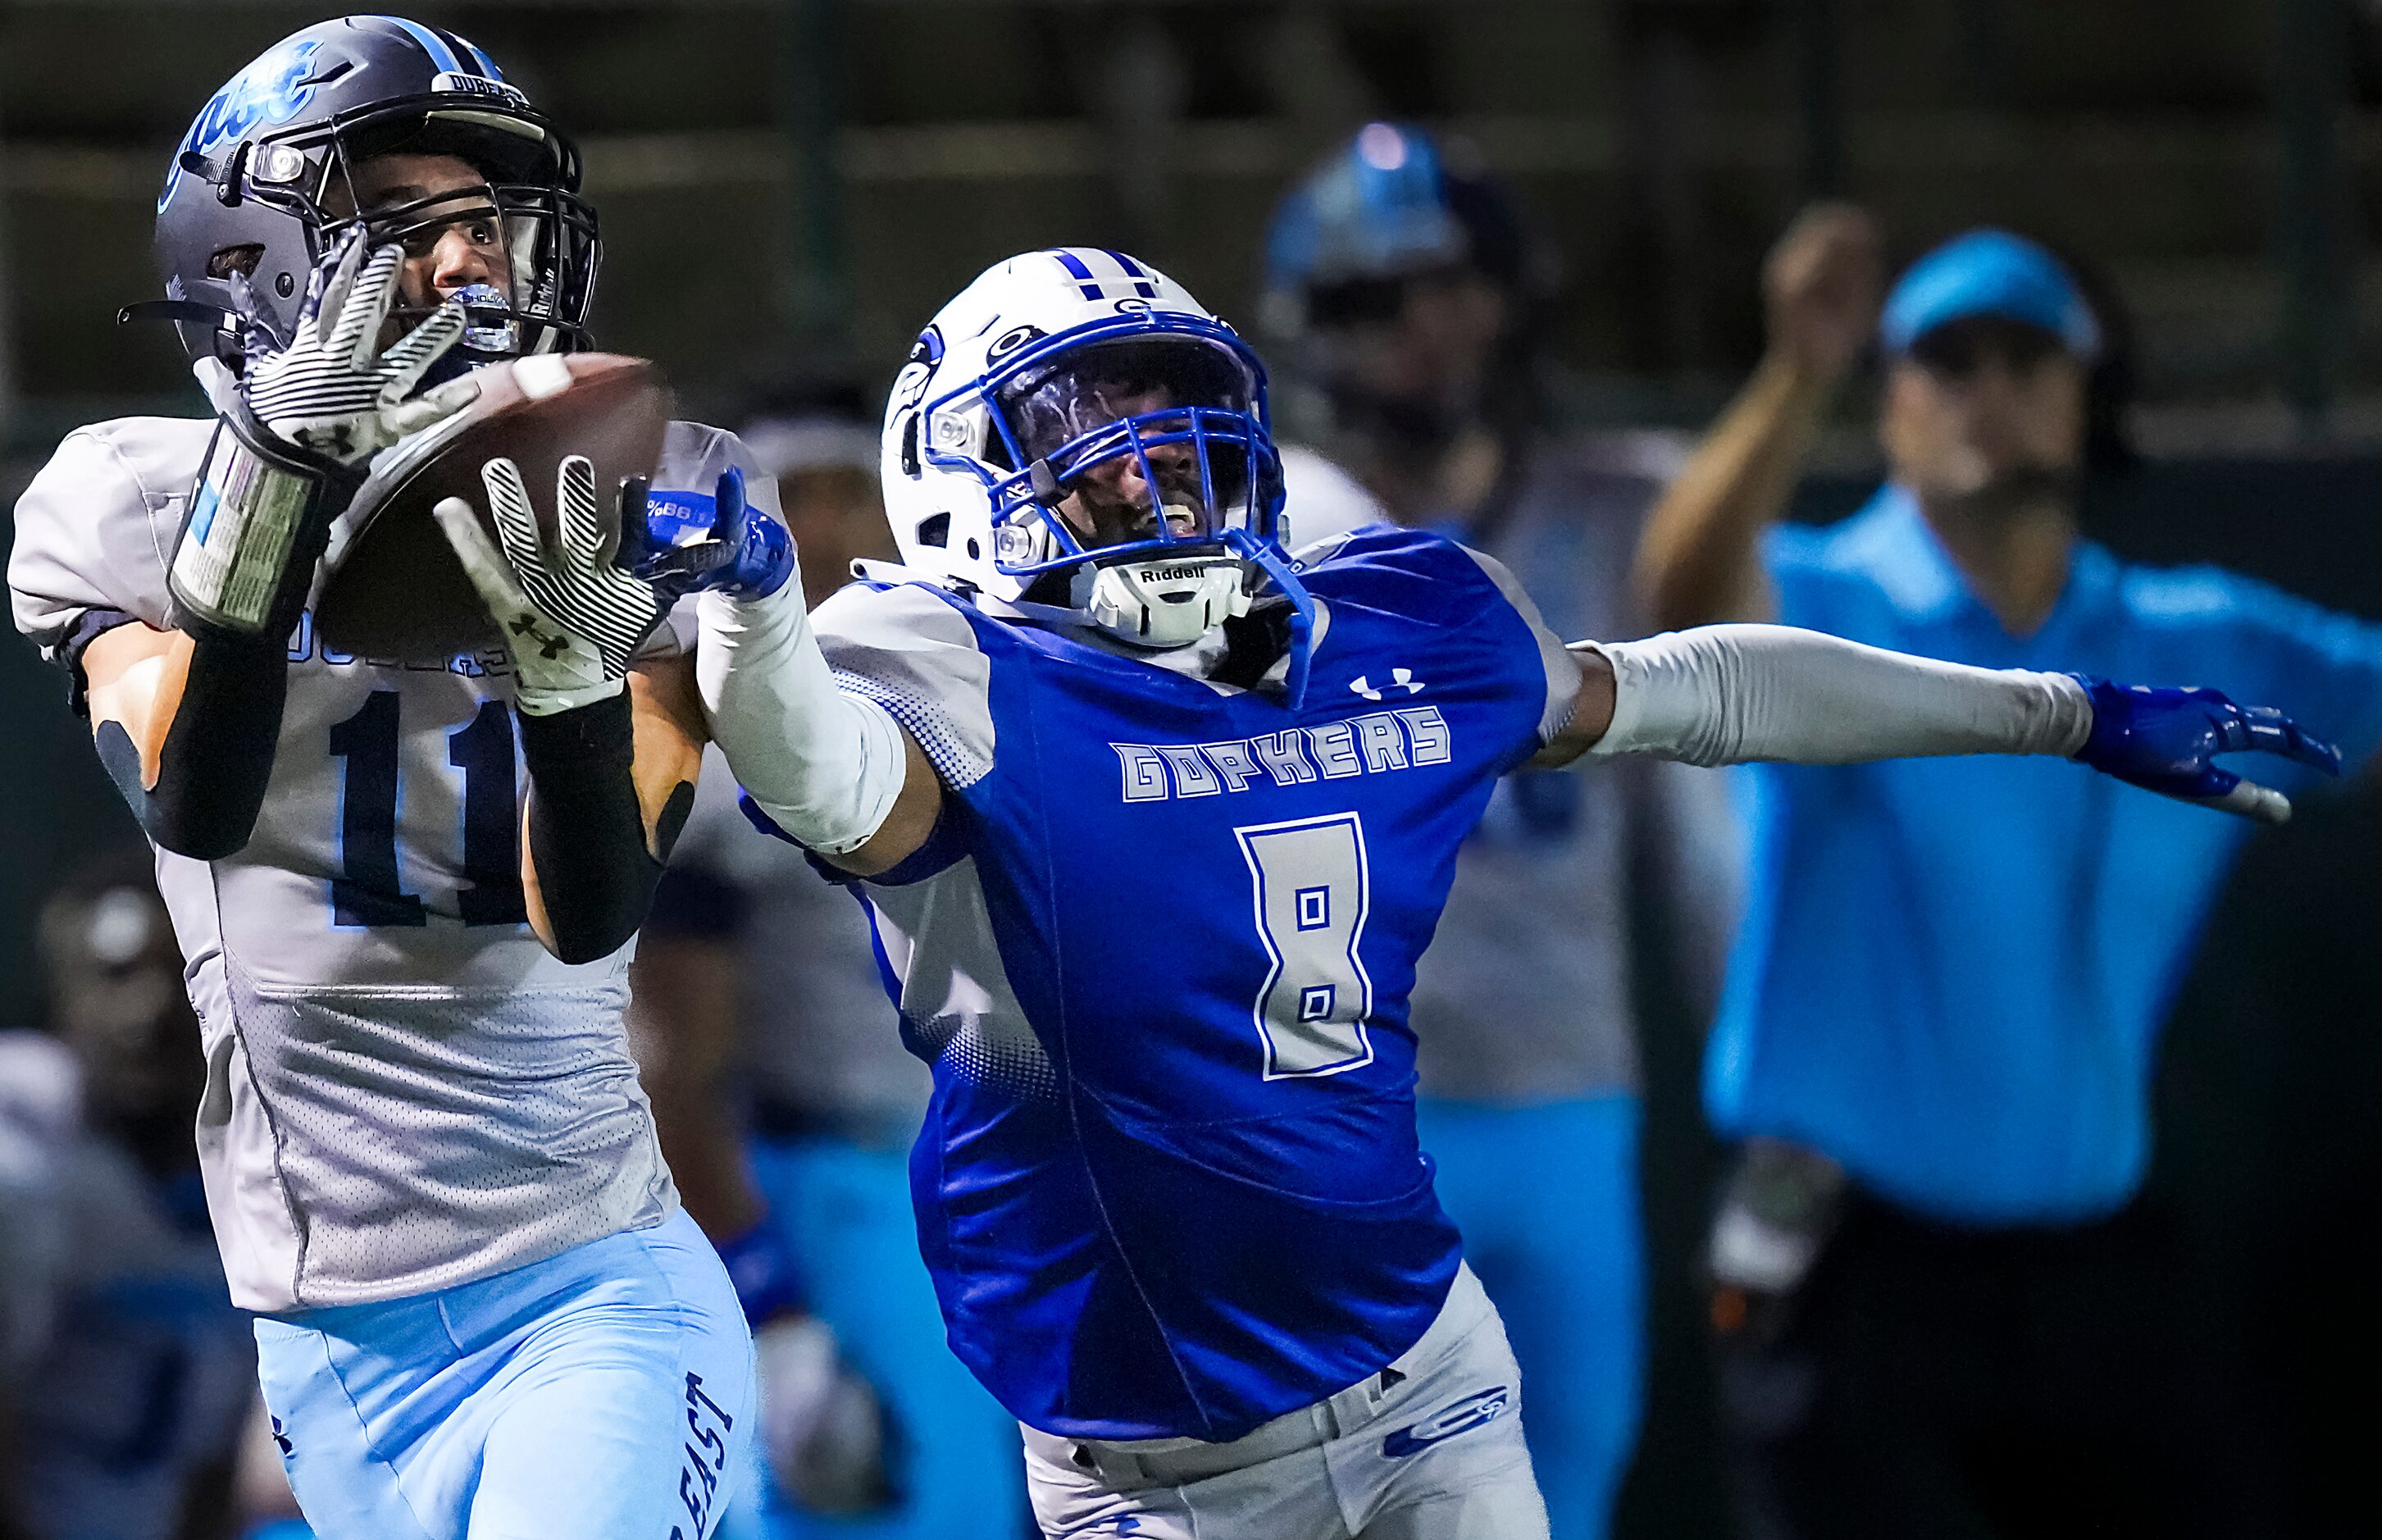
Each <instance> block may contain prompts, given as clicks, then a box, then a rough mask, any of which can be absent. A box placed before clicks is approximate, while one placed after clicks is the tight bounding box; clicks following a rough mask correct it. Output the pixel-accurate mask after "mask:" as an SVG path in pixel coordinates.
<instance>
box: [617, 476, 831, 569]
mask: <svg viewBox="0 0 2382 1540" xmlns="http://www.w3.org/2000/svg"><path fill="white" fill-rule="evenodd" d="M712 509H713V513H712V518H711V523H710V524H709V526H708V527H705V526H702V525H700V524H696V523H695V522H694V520H691V519H687V518H683V517H673V516H672V515H671V514H670V512H669V511H668V510H667V508H657V507H655V506H653V505H652V504H650V503H648V502H647V501H646V500H645V499H636V500H635V501H634V503H633V504H632V503H630V502H628V501H625V500H624V501H623V502H622V504H621V507H620V556H619V557H618V558H617V560H618V561H619V563H620V566H621V567H622V568H624V569H626V570H627V571H628V572H630V573H632V574H634V575H635V576H637V577H641V578H643V579H645V581H646V582H648V583H651V584H653V585H655V586H656V587H658V588H660V589H661V590H662V591H663V592H665V593H667V594H669V595H670V596H671V597H673V598H677V597H680V596H682V595H686V594H693V593H698V592H702V591H704V590H706V589H711V590H717V591H718V592H720V593H724V594H727V595H729V596H731V598H744V599H753V598H768V597H769V596H770V595H771V594H774V593H776V592H777V591H778V590H779V589H780V588H782V587H784V586H785V585H786V579H788V578H790V577H792V575H793V574H794V572H795V561H794V537H793V536H792V533H790V532H789V531H788V530H787V528H786V526H785V525H784V524H780V523H779V522H778V521H777V520H776V519H774V518H772V517H770V515H769V514H767V513H766V512H764V511H761V510H760V509H757V508H755V507H754V506H752V505H751V504H750V503H748V502H746V501H745V500H744V473H743V471H741V470H738V469H737V468H736V467H735V466H733V465H731V466H730V467H728V469H726V470H725V471H722V472H721V473H720V474H719V480H718V483H717V484H716V485H715V486H714V487H713V489H712Z"/></svg>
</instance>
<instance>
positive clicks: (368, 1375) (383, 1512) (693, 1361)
mask: <svg viewBox="0 0 2382 1540" xmlns="http://www.w3.org/2000/svg"><path fill="white" fill-rule="evenodd" d="M256 1343H257V1350H258V1352H257V1357H258V1364H257V1371H258V1376H259V1378H260V1379H262V1380H263V1382H264V1404H265V1408H266V1410H267V1411H270V1412H271V1413H272V1414H273V1417H274V1422H275V1432H276V1434H277V1435H279V1438H280V1440H281V1444H282V1454H283V1458H284V1461H285V1463H286V1464H287V1466H288V1468H289V1482H290V1485H291V1486H292V1487H293V1488H294V1489H295V1490H296V1492H297V1494H298V1504H299V1507H301V1509H304V1510H305V1513H306V1518H307V1522H309V1523H310V1524H311V1525H312V1526H313V1531H314V1534H316V1535H318V1536H320V1540H466V1537H468V1540H565V1537H568V1540H613V1537H615V1536H618V1537H620V1540H630V1537H634V1540H700V1537H701V1536H703V1535H706V1534H710V1533H711V1531H712V1530H713V1528H714V1526H715V1525H716V1524H717V1523H718V1517H719V1514H720V1511H721V1509H722V1507H723V1506H724V1504H725V1503H726V1501H727V1499H728V1497H729V1496H730V1495H731V1492H732V1491H733V1490H734V1487H735V1485H736V1484H737V1483H738V1482H739V1481H741V1480H742V1479H743V1477H744V1475H745V1474H746V1472H747V1470H748V1468H749V1467H750V1465H751V1463H752V1436H753V1435H752V1429H753V1414H752V1413H753V1395H754V1391H753V1339H752V1337H751V1335H750V1334H749V1333H748V1332H747V1331H746V1330H745V1327H744V1315H743V1311H742V1310H740V1309H739V1308H738V1307H737V1303H736V1291H735V1289H734V1288H733V1287H731V1285H730V1283H729V1281H728V1274H727V1271H726V1270H725V1269H724V1268H722V1267H721V1266H720V1265H719V1257H718V1253H716V1252H715V1251H713V1250H712V1249H711V1244H710V1242H709V1241H707V1240H706V1239H705V1238H703V1232H702V1231H701V1230H700V1229H698V1228H696V1227H695V1225H694V1221H693V1220H690V1219H688V1218H687V1217H686V1216H685V1214H672V1215H671V1216H670V1217H669V1219H667V1220H665V1221H663V1222H662V1223H661V1224H660V1225H657V1226H654V1227H653V1228H651V1229H645V1230H633V1231H631V1232H629V1233H627V1234H624V1235H616V1236H612V1237H609V1238H606V1239H603V1240H596V1241H591V1242H589V1243H587V1244H586V1245H583V1246H577V1247H574V1248H572V1249H571V1250H568V1251H565V1252H563V1253H562V1254H561V1255H559V1256H556V1257H549V1258H547V1259H546V1261H544V1262H539V1263H531V1264H530V1265H528V1266H526V1267H518V1268H515V1269H513V1270H512V1271H510V1272H508V1273H500V1274H497V1275H496V1276H494V1277H491V1278H483V1279H481V1280H479V1281H477V1282H474V1283H468V1284H462V1285H460V1286H458V1287H453V1288H448V1289H441V1290H439V1291H437V1292H436V1293H431V1294H421V1295H415V1296H413V1297H411V1298H410V1299H404V1300H389V1301H387V1302H386V1303H381V1304H370V1305H342V1306H336V1307H331V1308H327V1309H322V1310H312V1311H305V1312H299V1313H296V1314H293V1315H289V1316H283V1317H272V1316H261V1317H259V1318H258V1320H257V1323H256Z"/></svg>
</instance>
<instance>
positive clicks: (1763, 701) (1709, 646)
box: [1578, 625, 2093, 765]
mask: <svg viewBox="0 0 2382 1540" xmlns="http://www.w3.org/2000/svg"><path fill="white" fill-rule="evenodd" d="M1578 646H1579V647H1582V648H1586V649H1590V650H1594V651H1597V652H1601V653H1602V654H1603V655H1604V657H1605V658H1606V659H1607V660H1609V661H1610V662H1611V663H1612V665H1613V677H1614V686H1615V693H1614V705H1613V722H1612V725H1611V726H1609V727H1607V728H1606V729H1605V731H1604V736H1603V737H1602V738H1600V739H1598V740H1597V742H1596V744H1595V745H1594V746H1592V747H1591V748H1590V749H1589V750H1588V752H1587V753H1586V754H1584V755H1582V756H1581V758H1582V759H1610V758H1617V757H1619V756H1622V755H1626V754H1641V755H1647V756H1651V758H1657V759H1677V760H1682V761H1684V762H1686V763H1688V764H1691V765H1740V764H1749V763H1754V762H1758V761H1778V762H1784V763H1789V764H1803V765H1850V764H1860V763H1863V762H1866V761H1868V760H1872V759H1897V758H1919V757H1926V756H1934V755H1948V754H2057V755H2070V754H2073V753H2075V752H2076V751H2077V750H2078V749H2079V748H2081V747H2082V746H2083V744H2084V739H2085V736H2086V734H2088V733H2091V732H2092V730H2093V706H2092V702H2091V701H2090V700H2089V699H2088V698H2087V697H2086V696H2085V694H2084V688H2083V686H2082V685H2081V684H2078V683H2077V682H2076V681H2075V680H2073V679H2070V678H2069V677H2068V676H2067V675H2066V674H2059V673H2034V672H2031V671H2026V670H2023V669H1975V668H1970V667H1968V666H1966V665H1964V664H1959V663H1944V662H1938V661H1937V660H1935V659H1932V658H1913V657H1910V656H1909V655H1908V654H1906V653H1899V652H1888V651H1885V649H1883V648H1880V647H1864V646H1862V645H1861V644H1860V643H1859V642H1848V641H1845V640H1843V639H1842V638H1841V637H1836V636H1824V635H1822V634H1820V633H1818V632H1815V631H1799V630H1796V629H1794V628H1792V627H1789V626H1780V625H1713V626H1702V627H1699V628H1698V629H1696V630H1693V631H1676V632H1667V633H1665V634H1663V635H1660V636H1650V637H1648V638H1646V639H1645V640H1644V641H1641V642H1584V643H1580V644H1578Z"/></svg>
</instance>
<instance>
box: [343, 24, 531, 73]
mask: <svg viewBox="0 0 2382 1540" xmlns="http://www.w3.org/2000/svg"><path fill="white" fill-rule="evenodd" d="M374 20H376V21H386V22H387V23H388V24H389V25H390V26H392V27H396V28H399V30H401V31H404V33H405V34H406V35H407V36H408V37H411V39H413V41H414V42H416V43H420V44H421V45H422V51H423V52H424V53H425V54H427V55H430V62H431V63H432V64H435V65H436V66H437V67H438V68H439V69H440V70H441V71H442V72H444V73H446V74H449V75H477V76H479V77H480V78H481V79H482V80H503V79H504V78H505V77H504V72H503V71H501V70H499V69H498V68H497V67H496V64H495V62H494V61H493V60H491V59H490V58H489V57H488V55H485V54H484V53H482V52H481V51H480V49H479V47H478V45H477V44H475V43H472V42H471V41H470V40H469V39H466V38H461V37H458V36H457V35H456V34H454V33H453V32H449V31H443V30H439V29H436V28H431V27H425V26H424V25H423V24H422V23H421V22H419V21H409V20H407V19H406V18H404V17H401V16H380V17H374Z"/></svg>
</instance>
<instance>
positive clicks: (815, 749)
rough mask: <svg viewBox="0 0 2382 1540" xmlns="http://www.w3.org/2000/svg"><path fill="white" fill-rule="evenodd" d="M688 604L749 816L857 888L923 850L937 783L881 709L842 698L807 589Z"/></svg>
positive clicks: (712, 705)
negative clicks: (850, 878) (763, 817)
mask: <svg viewBox="0 0 2382 1540" xmlns="http://www.w3.org/2000/svg"><path fill="white" fill-rule="evenodd" d="M695 604H696V616H697V619H698V621H699V623H700V626H701V640H700V641H699V642H698V643H697V644H696V647H695V655H694V656H695V673H696V679H697V682H698V684H699V685H700V688H701V692H702V696H703V710H704V715H705V717H706V719H707V720H708V721H709V723H710V727H711V734H712V737H713V738H714V739H715V740H716V741H717V742H718V745H719V749H720V752H721V753H722V754H725V755H726V756H727V757H728V763H729V765H730V767H731V769H733V770H735V772H736V779H737V782H738V783H739V784H740V785H742V786H743V788H744V793H745V795H747V796H749V797H751V798H752V799H753V803H754V805H755V807H759V808H760V809H761V811H763V812H764V813H767V815H768V816H769V818H770V820H771V821H772V822H774V823H776V824H777V826H778V827H779V828H780V829H781V830H783V831H785V832H786V833H788V834H790V835H792V837H793V838H794V839H795V840H797V841H799V842H800V843H801V844H804V846H806V847H808V848H809V849H811V850H815V851H817V852H818V854H819V855H820V856H821V857H822V858H824V859H826V860H829V861H831V862H833V863H834V864H835V865H837V866H839V867H841V868H842V869H844V870H846V871H851V872H856V873H858V874H859V875H861V876H863V877H870V876H875V875H876V874H877V873H878V872H883V871H890V870H891V869H893V868H894V867H896V866H899V865H900V864H901V863H902V861H903V860H905V859H906V858H908V857H909V856H911V855H912V854H914V853H915V851H916V850H917V849H918V848H919V847H920V846H921V845H923V844H926V843H927V836H929V835H930V834H932V833H933V832H935V822H936V820H937V819H939V817H941V814H942V805H943V787H942V782H941V781H939V779H937V777H936V775H935V770H934V766H933V765H932V764H931V763H929V762H928V761H927V756H926V752H925V751H924V750H923V749H921V748H920V747H919V746H918V745H917V742H916V740H915V739H914V738H912V737H911V736H910V734H909V733H908V732H907V730H905V729H903V728H902V726H901V725H900V724H898V723H897V722H895V721H893V718H892V716H891V715H890V713H888V712H887V711H886V709H885V708H883V707H881V706H879V705H878V704H877V703H876V702H875V701H873V700H865V699H863V698H861V697H860V696H855V695H853V694H851V693H850V692H848V691H845V690H842V689H840V688H838V687H837V685H836V683H835V677H834V675H833V674H832V673H831V672H829V669H828V664H827V658H826V655H825V654H823V653H821V652H820V651H819V645H818V638H817V636H816V635H815V634H813V633H812V631H811V623H810V615H809V613H808V611H807V610H804V606H803V592H802V585H800V584H797V583H789V584H787V585H784V586H783V587H781V588H780V589H779V590H778V591H777V592H775V593H773V594H769V595H766V596H764V597H762V598H736V597H733V596H731V595H730V594H727V593H707V594H705V595H704V596H703V597H702V598H700V599H698V600H696V601H695Z"/></svg>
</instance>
